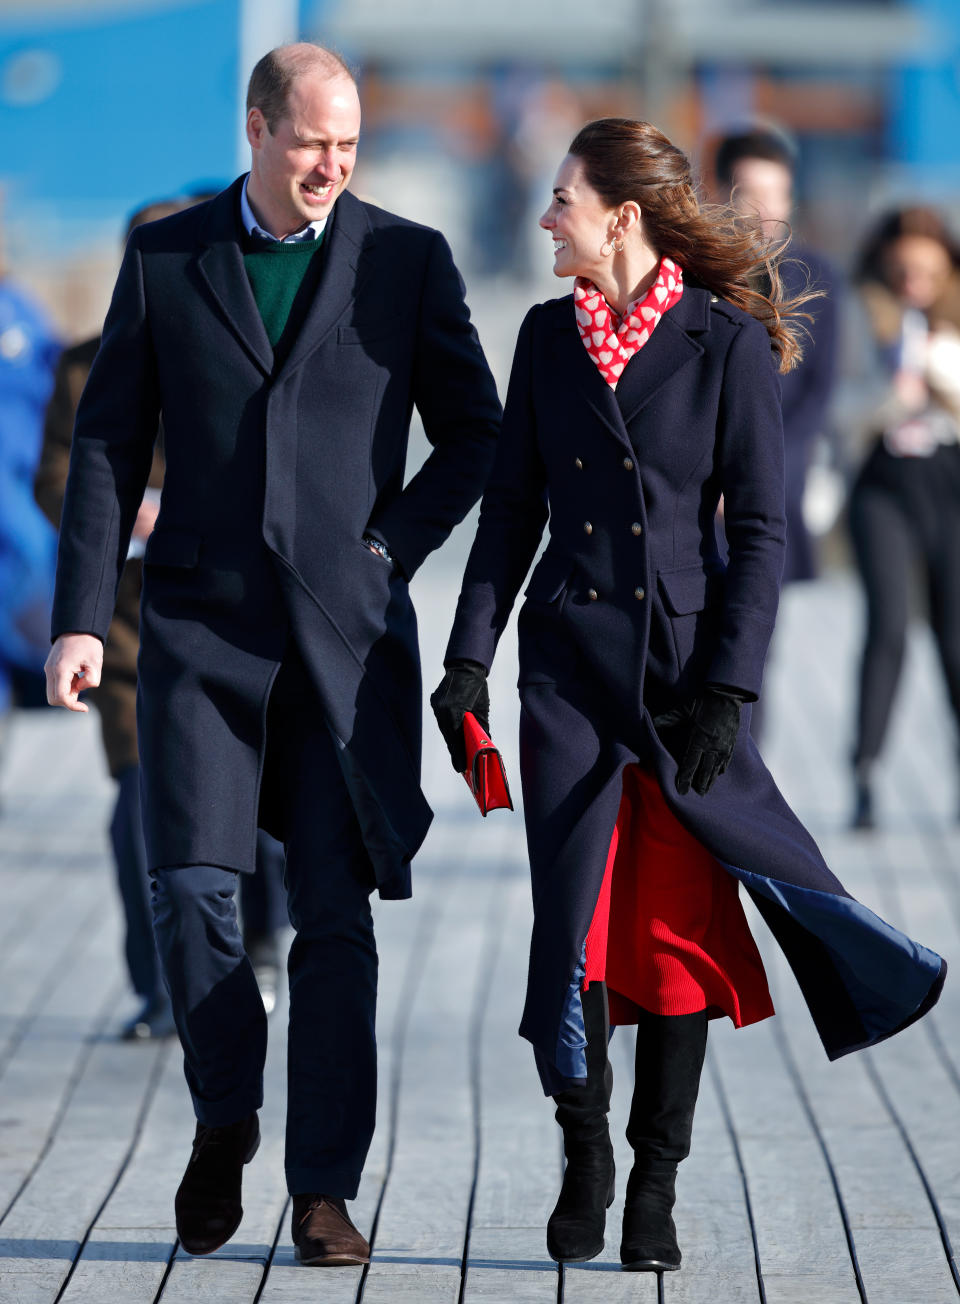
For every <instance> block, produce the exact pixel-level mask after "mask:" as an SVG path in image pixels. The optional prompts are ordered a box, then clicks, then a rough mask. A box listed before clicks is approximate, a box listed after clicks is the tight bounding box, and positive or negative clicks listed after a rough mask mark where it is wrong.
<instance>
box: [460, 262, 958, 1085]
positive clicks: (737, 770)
mask: <svg viewBox="0 0 960 1304" xmlns="http://www.w3.org/2000/svg"><path fill="white" fill-rule="evenodd" d="M721 494H722V495H723V498H724V518H725V525H726V534H727V540H728V544H729V559H728V561H727V563H726V564H724V562H723V561H722V560H721V554H720V552H719V550H718V547H717V538H716V531H715V527H714V519H715V513H716V509H717V503H718V499H719V497H720V495H721ZM783 498H784V491H783V439H782V428H781V417H780V395H779V382H778V379H777V375H776V371H775V367H774V363H773V356H772V353H771V348H770V341H769V336H768V334H767V331H766V329H765V328H764V326H763V325H762V324H761V323H759V322H757V321H756V320H755V319H753V318H752V317H750V316H749V315H748V314H746V313H744V312H742V311H740V310H739V309H737V308H734V307H733V306H731V305H730V304H728V303H725V302H723V301H719V300H717V299H716V298H715V297H714V296H712V295H710V294H709V293H708V292H707V291H706V290H704V289H702V288H699V287H697V286H696V285H693V284H689V283H688V284H687V286H686V287H685V289H684V293H683V298H682V299H681V300H680V302H679V303H678V304H677V305H676V306H675V307H673V308H672V309H671V310H670V311H669V312H667V313H666V314H665V315H664V317H663V318H662V319H661V321H660V323H659V324H658V326H657V328H656V330H655V331H654V332H653V335H652V336H651V338H650V341H649V343H648V344H647V345H646V346H645V347H644V348H643V349H641V350H640V351H639V352H638V353H637V354H635V355H634V357H633V358H632V360H631V361H630V362H629V363H628V364H627V366H626V368H625V370H624V372H623V374H622V376H621V378H620V380H619V382H618V385H617V388H616V390H615V391H614V390H611V389H610V387H609V386H608V385H607V384H606V382H605V381H604V380H603V378H602V377H601V375H600V372H599V370H598V369H597V367H596V366H595V365H594V363H593V362H592V361H591V359H590V358H589V357H588V355H587V352H586V350H585V349H584V347H583V344H582V343H581V341H580V338H579V334H578V331H577V327H576V323H575V318H574V310H573V300H572V298H570V297H567V298H564V299H558V300H554V301H552V302H549V303H546V304H542V305H540V306H538V307H536V308H534V309H532V311H531V312H530V313H529V315H528V316H527V318H526V320H525V322H524V324H523V327H522V329H521V332H520V337H519V340H518V343H517V350H516V355H515V359H514V366H513V373H512V376H511V380H510V389H509V393H508V397H507V404H506V411H505V414H504V426H503V430H502V433H501V437H500V444H499V449H498V454H497V461H496V463H495V466H494V471H493V475H492V477H491V480H490V483H489V484H488V487H487V490H486V493H485V495H484V499H483V506H482V510H481V516H480V523H479V526H478V531H477V537H476V540H475V543H474V547H473V550H472V552H471V554H470V560H469V562H468V565H467V570H466V574H465V577H464V583H463V588H462V592H461V595H460V601H459V604H458V608H457V616H456V620H455V623H454V628H453V632H452V635H451V638H450V643H449V646H448V648H447V658H448V660H449V659H451V658H455V657H463V658H469V659H472V660H476V661H479V662H481V663H483V664H484V665H486V666H490V664H491V663H492V660H493V656H494V650H495V648H496V644H497V640H498V638H499V636H500V634H501V632H502V630H503V628H504V626H505V624H506V622H507V618H508V616H509V614H510V610H511V608H512V606H513V603H514V601H515V598H516V595H517V593H518V591H519V589H520V587H521V585H522V583H523V580H524V577H525V576H526V573H527V571H528V570H529V567H530V564H531V562H532V560H533V557H534V555H535V553H536V550H537V548H538V546H539V543H540V540H541V537H542V533H543V529H544V525H545V524H546V522H547V519H548V517H549V528H550V538H549V545H548V547H547V548H546V550H545V552H544V554H543V556H542V558H541V559H540V561H539V563H538V565H537V567H536V569H535V570H534V572H533V575H532V577H531V579H530V582H529V585H528V587H527V589H526V602H525V603H524V605H523V608H522V610H521V612H520V616H519V625H518V632H519V644H520V696H521V723H520V768H521V778H522V783H523V793H524V810H525V818H526V824H527V840H528V846H529V854H530V865H531V873H532V880H533V904H534V926H533V936H532V940H531V951H530V969H529V981H528V989H527V1000H526V1006H525V1010H524V1014H523V1021H522V1024H521V1028H520V1031H521V1033H522V1034H523V1035H524V1036H525V1037H527V1038H528V1039H529V1040H530V1041H531V1042H532V1043H533V1045H534V1048H535V1050H536V1052H537V1060H538V1065H539V1067H540V1071H541V1077H542V1079H543V1084H544V1088H545V1090H547V1091H549V1092H555V1091H557V1090H559V1089H561V1088H562V1086H563V1085H564V1084H565V1083H567V1082H569V1081H570V1080H576V1079H581V1078H583V1076H584V1075H585V1071H586V1069H585V1058H584V1053H583V1047H584V1044H585V1040H584V1036H583V1021H582V1012H581V1007H580V996H579V990H580V982H581V979H582V976H583V949H584V941H585V937H586V933H587V929H588V927H589V924H590V921H591V918H592V916H593V912H594V908H595V905H596V901H597V897H598V894H599V890H600V885H601V882H602V878H603V872H604V867H605V863H606V857H607V851H608V848H609V845H610V838H611V835H612V832H613V828H614V825H615V822H616V817H617V811H618V807H619V803H620V791H621V774H622V770H623V768H624V766H625V765H627V764H630V763H635V762H640V763H641V764H643V765H645V766H647V767H649V768H650V769H652V770H653V771H654V772H655V774H656V776H657V778H658V780H659V782H660V786H661V788H662V790H663V793H664V796H665V798H666V800H667V802H668V804H669V806H670V807H671V809H672V810H673V811H674V812H675V814H676V815H677V816H678V817H679V819H680V820H681V821H682V823H683V824H684V825H685V826H686V827H687V828H688V829H689V830H690V831H691V832H692V833H693V834H694V835H695V836H696V837H697V838H698V839H699V840H700V841H701V842H702V843H703V844H704V845H705V846H706V847H707V848H708V849H709V850H710V851H711V853H712V854H713V855H714V856H715V857H716V858H717V860H718V861H719V862H720V863H721V864H722V865H723V866H724V868H725V869H727V870H728V871H729V872H730V873H731V874H733V875H735V876H736V878H737V879H739V880H740V882H742V883H743V884H744V886H745V887H746V888H747V890H748V892H749V893H750V896H751V897H752V898H753V900H754V902H755V903H756V905H757V907H758V908H759V910H760V913H761V914H762V915H763V917H764V919H765V920H766V922H767V924H768V925H769V926H770V928H771V930H772V931H773V933H774V935H775V937H776V939H777V941H778V943H779V945H780V946H781V948H782V949H783V951H784V953H785V954H786V956H787V959H788V960H789V962H790V964H791V966H792V968H793V970H794V973H795V974H796V976H797V979H798V981H799V983H800V986H801V988H802V990H803V993H804V996H805V997H806V1000H807V1004H808V1006H809V1008H810V1012H811V1014H812V1015H813V1018H814V1021H815V1023H816V1026H817V1029H818V1031H819V1033H820V1036H821V1038H822V1040H823V1044H824V1046H825V1048H826V1051H827V1054H828V1055H829V1056H830V1057H831V1058H836V1057H838V1056H840V1055H844V1054H846V1053H847V1052H849V1051H852V1050H857V1049H859V1048H861V1047H864V1046H869V1045H872V1044H873V1043H874V1042H877V1041H880V1040H881V1039H882V1038H884V1037H887V1036H889V1035H891V1034H892V1033H893V1032H896V1031H897V1030H898V1029H900V1028H902V1027H903V1026H905V1025H906V1024H907V1023H909V1022H912V1021H913V1020H914V1019H915V1018H917V1017H919V1015H920V1014H921V1013H923V1012H924V1011H925V1010H926V1009H927V1008H929V1007H930V1005H932V1004H933V1003H934V1001H935V1000H936V998H937V996H938V995H939V991H940V988H941V986H942V983H943V975H944V972H945V965H944V964H943V962H942V961H941V959H940V957H939V956H937V955H936V954H934V953H933V952H932V951H930V950H928V949H926V948H925V947H923V946H919V945H917V944H916V943H914V942H912V941H911V940H910V939H909V938H907V937H905V936H904V935H903V934H902V933H900V932H898V931H897V930H896V929H894V928H892V927H891V926H889V925H888V924H886V923H884V922H883V920H881V919H879V918H877V916H876V915H875V914H873V913H872V912H871V911H870V910H868V909H867V908H866V907H865V906H863V905H861V904H860V903H859V902H857V901H855V900H854V899H853V898H852V897H851V896H850V895H849V894H848V893H847V892H846V891H845V890H844V888H843V886H842V885H841V884H840V883H839V882H838V881H837V879H836V878H835V877H834V875H833V874H832V873H831V872H830V870H829V869H828V868H827V866H826V865H825V863H824V861H823V859H822V857H821V855H820V853H819V851H818V849H817V846H816V844H815V843H814V841H813V839H812V838H811V836H810V835H809V833H808V832H807V831H806V829H805V828H804V827H803V826H802V824H801V823H800V822H799V820H798V819H797V818H796V816H795V815H794V814H793V812H792V811H791V810H790V808H789V807H788V806H787V804H786V802H785V801H784V799H783V797H782V796H781V795H780V793H779V791H778V790H777V788H776V785H775V784H774V782H773V780H772V778H771V777H770V775H769V773H768V772H767V770H766V768H765V767H764V765H763V762H762V761H761V759H760V756H759V753H758V752H757V750H756V747H755V746H754V744H753V742H752V740H751V738H750V735H749V724H750V711H749V709H746V710H744V712H743V719H742V722H741V728H740V734H739V738H738V740H737V745H736V749H735V751H734V755H733V759H732V761H731V763H730V766H729V768H728V769H727V771H726V772H725V773H724V774H723V775H721V776H720V777H719V778H718V779H717V781H716V783H715V784H714V785H713V787H712V788H711V789H710V791H709V793H708V794H707V795H706V796H705V797H701V796H698V795H697V794H696V793H695V792H693V791H691V792H690V793H688V794H687V795H686V796H680V795H679V794H678V793H677V791H676V787H675V783H674V780H675V776H676V763H675V761H674V760H673V758H672V757H671V755H670V753H669V752H668V751H667V750H666V748H665V747H664V746H663V744H662V742H661V741H660V739H659V738H658V736H657V733H656V732H655V730H654V727H653V723H652V720H653V718H654V717H655V716H657V715H658V714H659V713H660V712H662V711H665V710H669V709H670V708H672V707H674V706H677V705H679V704H680V703H682V702H684V701H687V700H688V699H689V698H690V697H691V696H692V695H693V694H695V693H696V691H697V689H698V688H699V687H700V686H701V685H702V684H704V683H708V682H709V683H717V684H724V685H728V686H731V687H733V688H737V689H739V690H741V691H742V692H743V694H744V695H745V696H746V697H747V698H748V699H753V698H756V697H757V696H758V695H759V692H760V685H761V678H762V673H763V664H764V659H765V656H766V652H767V645H768V642H769V639H770V635H771V632H772V630H773V625H774V618H775V615H776V608H777V601H778V593H779V584H780V576H781V570H782V566H783V552H784V507H783Z"/></svg>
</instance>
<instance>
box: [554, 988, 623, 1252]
mask: <svg viewBox="0 0 960 1304" xmlns="http://www.w3.org/2000/svg"><path fill="white" fill-rule="evenodd" d="M581 999H582V1001H583V1026H584V1032H585V1033H586V1037H587V1050H586V1056H587V1081H586V1083H585V1084H584V1085H583V1086H581V1087H570V1088H568V1090H566V1091H563V1092H561V1093H560V1095H558V1096H554V1098H553V1099H554V1101H555V1102H556V1106H557V1113H556V1119H557V1122H558V1123H559V1124H560V1126H561V1128H562V1129H563V1151H564V1154H565V1155H566V1159H567V1165H566V1168H565V1169H564V1174H563V1185H562V1187H561V1188H560V1198H559V1199H558V1200H557V1205H556V1208H555V1209H554V1211H553V1213H552V1214H551V1215H550V1221H549V1222H548V1223H547V1250H548V1252H549V1254H550V1257H551V1258H553V1259H557V1260H558V1261H559V1262H561V1263H582V1262H583V1261H584V1260H586V1259H592V1258H595V1257H596V1255H598V1254H599V1253H600V1251H601V1250H602V1249H603V1232H604V1227H605V1226H606V1221H607V1209H608V1208H609V1206H610V1205H611V1204H612V1203H613V1181H614V1168H613V1145H612V1143H611V1141H610V1131H609V1128H608V1127H607V1111H608V1110H609V1108H610V1089H611V1087H612V1085H613V1070H612V1069H611V1067H610V1061H609V1060H608V1058H607V1041H608V1038H609V1032H610V1025H609V1016H608V1012H607V989H606V987H605V986H604V984H603V983H591V984H590V987H589V989H588V990H587V991H585V992H582V993H581Z"/></svg>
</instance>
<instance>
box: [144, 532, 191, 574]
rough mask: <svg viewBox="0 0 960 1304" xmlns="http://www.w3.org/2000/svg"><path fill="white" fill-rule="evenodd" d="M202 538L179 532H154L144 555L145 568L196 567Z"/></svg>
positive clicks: (148, 540)
mask: <svg viewBox="0 0 960 1304" xmlns="http://www.w3.org/2000/svg"><path fill="white" fill-rule="evenodd" d="M199 560H200V536H199V535H198V534H186V533H182V532H181V531H179V530H154V531H153V533H152V534H151V535H150V537H149V538H148V539H147V546H146V550H145V551H144V554H143V564H144V565H145V566H196V564H197V562H198V561H199Z"/></svg>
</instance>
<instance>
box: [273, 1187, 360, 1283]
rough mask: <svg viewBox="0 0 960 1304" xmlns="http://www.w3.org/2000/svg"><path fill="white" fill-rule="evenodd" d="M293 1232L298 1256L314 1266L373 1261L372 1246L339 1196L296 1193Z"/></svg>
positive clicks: (325, 1266) (327, 1266)
mask: <svg viewBox="0 0 960 1304" xmlns="http://www.w3.org/2000/svg"><path fill="white" fill-rule="evenodd" d="M291 1233H292V1235H293V1243H294V1245H295V1246H296V1247H297V1258H298V1259H299V1260H300V1262H301V1263H304V1264H306V1265H307V1266H309V1267H311V1268H335V1267H343V1266H348V1265H350V1264H357V1263H369V1262H370V1246H369V1245H368V1244H367V1242H366V1241H365V1240H364V1238H363V1237H362V1236H361V1235H360V1233H359V1232H358V1231H357V1229H356V1227H354V1225H353V1223H352V1222H351V1221H350V1218H349V1215H348V1214H347V1206H346V1204H345V1203H344V1201H343V1200H341V1199H340V1197H339V1196H337V1195H295V1196H294V1197H293V1219H292V1224H291Z"/></svg>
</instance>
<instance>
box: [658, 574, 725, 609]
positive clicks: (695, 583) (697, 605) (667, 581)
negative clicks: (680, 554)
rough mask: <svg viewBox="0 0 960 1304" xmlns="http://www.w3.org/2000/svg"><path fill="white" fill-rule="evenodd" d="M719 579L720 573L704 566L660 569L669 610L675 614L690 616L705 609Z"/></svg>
mask: <svg viewBox="0 0 960 1304" xmlns="http://www.w3.org/2000/svg"><path fill="white" fill-rule="evenodd" d="M719 579H720V576H719V574H711V573H710V572H708V571H705V570H704V569H703V567H702V566H684V567H683V568H682V569H681V570H674V571H660V573H659V576H658V580H659V583H660V592H661V593H662V594H663V598H664V601H665V603H666V606H667V610H668V611H669V612H671V613H672V614H673V615H674V616H689V615H691V614H692V613H693V612H695V611H703V609H704V607H705V606H706V605H707V595H708V593H709V591H710V589H711V587H712V586H713V585H715V584H717V583H718V582H719Z"/></svg>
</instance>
